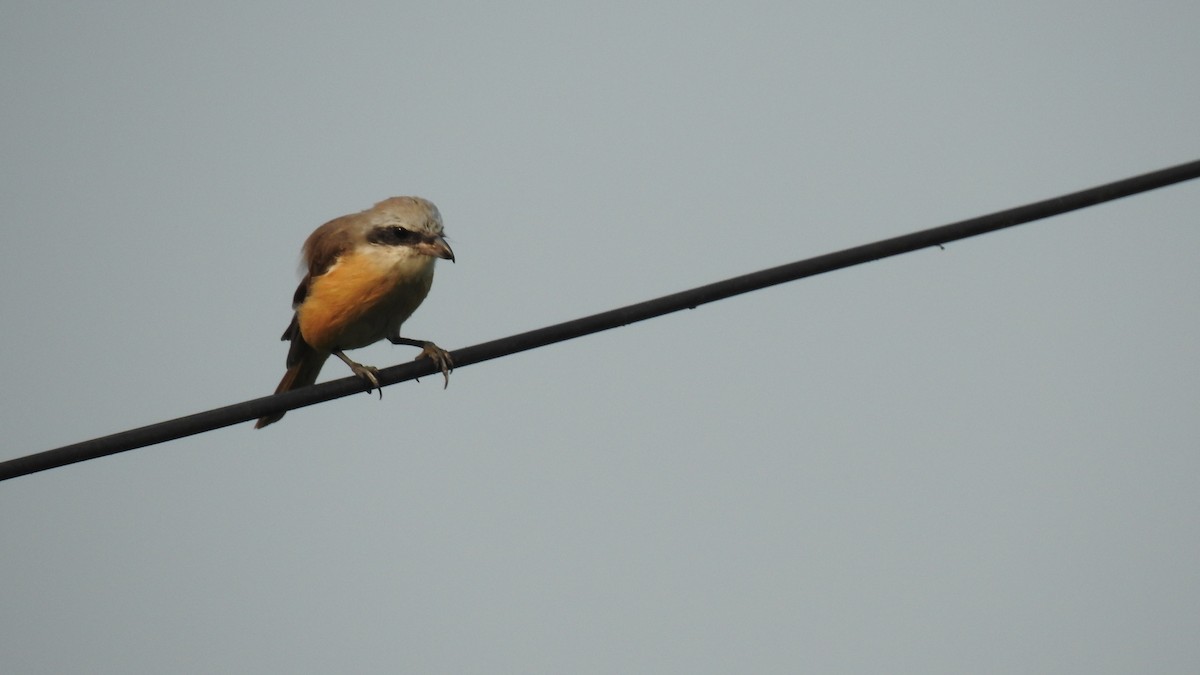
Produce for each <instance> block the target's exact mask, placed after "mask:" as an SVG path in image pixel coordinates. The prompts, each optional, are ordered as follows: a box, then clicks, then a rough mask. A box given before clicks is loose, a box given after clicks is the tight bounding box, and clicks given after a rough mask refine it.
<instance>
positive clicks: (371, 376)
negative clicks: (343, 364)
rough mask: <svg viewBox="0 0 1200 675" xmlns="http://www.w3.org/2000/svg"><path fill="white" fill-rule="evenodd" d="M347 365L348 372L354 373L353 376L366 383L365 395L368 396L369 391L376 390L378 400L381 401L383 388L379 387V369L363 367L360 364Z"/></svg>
mask: <svg viewBox="0 0 1200 675" xmlns="http://www.w3.org/2000/svg"><path fill="white" fill-rule="evenodd" d="M349 365H350V370H352V371H354V374H355V375H357V376H359V377H360V378H362V381H363V382H364V383H366V385H367V393H368V394H369V393H371V391H373V390H375V389H378V390H379V398H380V400H383V387H381V386H379V369H378V368H376V367H375V366H364V365H363V364H361V363H353V364H349Z"/></svg>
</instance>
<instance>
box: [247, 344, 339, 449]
mask: <svg viewBox="0 0 1200 675" xmlns="http://www.w3.org/2000/svg"><path fill="white" fill-rule="evenodd" d="M298 345H302V346H301V347H300V349H297V346H298ZM296 352H299V353H296ZM328 358H329V354H328V352H319V351H317V350H315V349H313V348H312V347H310V346H308V344H306V343H305V342H304V341H303V340H296V341H295V342H293V343H292V353H291V354H289V355H288V361H289V362H291V363H292V365H290V366H288V369H287V372H286V373H284V374H283V379H282V380H280V381H279V386H278V387H276V388H275V393H276V394H279V393H283V392H285V391H291V390H293V389H299V388H300V387H307V386H308V385H310V384H313V383H315V382H316V381H317V375H319V374H320V373H321V366H324V365H325V360H326V359H328ZM281 419H283V413H277V414H274V415H267V416H266V417H260V418H258V422H256V423H255V424H254V428H255V429H261V428H263V427H265V426H267V425H268V424H273V423H275V422H278V421H279V420H281Z"/></svg>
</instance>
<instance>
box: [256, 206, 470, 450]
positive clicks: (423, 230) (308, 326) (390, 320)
mask: <svg viewBox="0 0 1200 675" xmlns="http://www.w3.org/2000/svg"><path fill="white" fill-rule="evenodd" d="M438 258H445V259H447V260H449V261H451V262H453V261H454V251H452V250H450V245H449V244H447V243H446V240H445V239H444V238H443V237H442V216H441V214H439V213H438V210H437V207H436V206H434V205H433V203H432V202H429V201H427V200H424V199H421V198H420V197H392V198H391V199H385V200H383V201H381V202H379V203H378V204H376V205H375V206H373V207H371V208H370V209H367V210H366V211H363V212H361V213H355V214H351V215H348V216H342V217H341V218H336V219H334V220H331V221H329V222H328V223H325V224H324V225H322V226H320V227H318V228H317V229H316V230H314V231H313V233H312V234H311V235H309V237H308V240H307V241H305V242H304V263H305V265H306V267H307V268H308V269H307V272H306V273H305V275H304V279H303V280H301V282H300V287H299V288H297V289H296V295H295V296H293V298H292V308H293V309H295V310H296V313H295V314H294V315H293V316H292V323H291V324H290V325H289V326H288V327H287V330H285V331H284V332H283V338H282V339H283V340H289V341H291V343H292V345H291V348H290V349H289V350H288V356H287V373H285V374H284V376H283V380H281V381H280V382H279V386H278V387H277V388H276V389H275V393H277V394H278V393H280V392H284V391H290V390H292V389H296V388H299V387H306V386H308V385H310V384H313V383H314V382H316V381H317V374H318V373H320V372H321V366H323V365H325V360H326V359H328V358H329V355H330V354H333V355H334V356H337V357H338V358H339V359H341V360H342V361H344V362H345V363H346V365H348V366H350V370H352V371H354V374H355V375H357V376H359V377H361V378H362V379H363V381H364V382H365V383H366V386H367V391H371V390H372V389H378V388H379V380H378V378H377V377H376V374H377V373H378V372H379V369H377V368H374V367H372V366H364V365H362V364H361V363H355V362H354V361H352V360H350V357H348V356H346V355H345V354H344V353H343V351H342V350H345V349H358V348H359V347H366V346H367V345H369V344H372V343H375V342H378V341H380V340H382V339H384V338H387V339H388V341H390V342H391V343H392V344H397V345H411V346H413V347H420V348H421V353H420V354H419V355H418V356H417V358H418V359H420V358H423V357H428V358H430V359H433V361H434V363H436V364H437V366H438V368H439V369H441V371H442V376H443V377H445V378H446V384H447V385H448V384H450V370H451V368H452V366H453V364H452V362H451V361H450V355H449V354H448V353H447V352H446V351H445V350H444V349H442V348H440V347H438V346H437V345H435V344H433V343H432V342H429V341H428V340H414V339H411V338H406V337H400V324H402V323H404V321H405V320H406V319H408V317H410V316H412V313H413V311H415V310H416V309H417V306H419V305H420V304H421V301H422V300H424V299H425V296H426V295H428V294H429V287H430V285H431V284H432V283H433V267H434V264H435V263H436V262H437V259H438ZM379 393H380V395H381V396H382V395H383V391H382V390H380V392H379ZM281 417H283V413H277V414H274V415H267V416H266V417H262V418H259V420H258V423H257V424H255V425H254V428H255V429H261V428H263V427H265V426H267V425H268V424H271V423H272V422H278V421H279V419H280V418H281Z"/></svg>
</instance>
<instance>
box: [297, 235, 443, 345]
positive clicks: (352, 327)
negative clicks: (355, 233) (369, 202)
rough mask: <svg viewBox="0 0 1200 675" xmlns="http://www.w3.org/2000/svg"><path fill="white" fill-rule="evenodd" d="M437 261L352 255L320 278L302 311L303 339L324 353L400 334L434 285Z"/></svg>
mask: <svg viewBox="0 0 1200 675" xmlns="http://www.w3.org/2000/svg"><path fill="white" fill-rule="evenodd" d="M432 263H433V259H432V258H426V257H423V256H422V257H421V258H416V259H411V260H405V261H397V260H395V259H394V258H390V257H387V256H375V255H371V254H368V253H352V254H349V255H345V256H342V257H341V258H340V259H338V261H337V262H336V263H335V264H334V265H333V266H332V267H330V268H329V269H328V270H327V271H326V272H325V273H324V274H322V275H320V276H318V277H314V278H313V279H312V282H311V286H310V287H309V289H308V295H307V297H305V299H304V302H303V303H301V305H300V306H299V307H298V308H297V309H296V315H297V318H298V319H299V322H300V335H302V336H303V337H304V341H305V342H307V343H308V344H309V345H311V346H312V347H313V348H314V349H316V350H318V351H323V352H328V351H331V350H334V349H357V348H359V347H365V346H367V345H369V344H371V343H373V342H376V341H378V340H381V339H383V338H384V337H385V336H386V335H387V334H388V328H389V327H393V326H394V328H395V329H396V330H397V331H398V330H399V327H400V324H401V323H403V322H404V320H406V319H407V318H408V317H409V316H411V315H412V313H413V311H415V310H416V308H417V306H418V305H420V304H421V301H422V300H424V299H425V296H426V295H427V294H428V293H429V287H430V285H431V284H432V283H433V264H432Z"/></svg>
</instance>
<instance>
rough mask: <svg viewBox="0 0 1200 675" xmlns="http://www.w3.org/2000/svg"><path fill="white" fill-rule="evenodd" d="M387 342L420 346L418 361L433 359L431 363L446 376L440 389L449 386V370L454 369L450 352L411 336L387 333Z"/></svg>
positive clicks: (416, 359)
mask: <svg viewBox="0 0 1200 675" xmlns="http://www.w3.org/2000/svg"><path fill="white" fill-rule="evenodd" d="M388 342H391V343H392V344H394V345H408V346H409V347H420V348H421V353H420V354H417V358H415V359H413V360H414V361H418V360H420V359H423V358H430V359H433V363H434V364H435V365H436V366H437V367H438V370H440V371H442V377H444V378H446V383H445V384H444V385H442V389H445V388H446V387H449V386H450V371H452V370H454V361H453V359H451V358H450V352H448V351H446V350H445V349H442V348H441V347H439V346H437V345H435V344H433V343H432V342H430V341H429V340H414V339H412V338H406V337H400V336H399V335H389V336H388Z"/></svg>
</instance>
